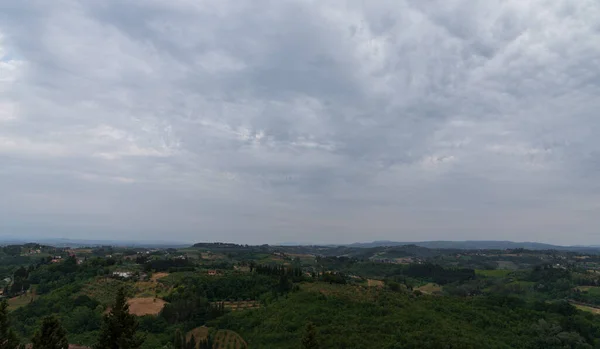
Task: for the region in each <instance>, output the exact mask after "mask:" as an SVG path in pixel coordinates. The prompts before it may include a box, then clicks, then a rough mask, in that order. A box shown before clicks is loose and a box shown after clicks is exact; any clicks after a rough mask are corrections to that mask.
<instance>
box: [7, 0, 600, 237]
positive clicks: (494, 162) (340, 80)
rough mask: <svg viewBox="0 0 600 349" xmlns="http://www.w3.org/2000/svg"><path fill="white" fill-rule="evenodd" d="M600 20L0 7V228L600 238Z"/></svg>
mask: <svg viewBox="0 0 600 349" xmlns="http://www.w3.org/2000/svg"><path fill="white" fill-rule="evenodd" d="M599 14H600V5H599V4H598V3H597V2H596V1H593V0H588V1H579V2H576V3H575V2H570V1H557V2H555V3H553V4H551V5H548V4H546V3H544V2H542V1H531V2H527V3H524V2H521V1H504V2H499V3H495V4H492V3H483V2H482V3H478V4H473V3H472V2H469V1H466V0H465V1H434V2H423V1H400V2H398V1H380V2H375V3H370V2H364V1H345V2H342V1H339V2H335V1H333V2H318V1H313V2H305V1H285V2H283V1H259V2H253V3H239V2H233V1H218V2H217V1H204V2H189V1H183V0H181V1H170V2H165V1H158V0H156V1H129V2H121V1H116V0H115V1H103V2H87V3H86V2H83V3H82V2H77V1H70V0H61V1H56V2H44V1H37V2H13V1H8V0H5V1H1V0H0V56H1V57H0V92H1V95H0V162H1V163H2V166H1V167H0V191H1V192H3V193H4V194H3V197H4V200H3V201H2V202H0V212H1V213H0V221H1V222H2V223H0V232H4V231H6V232H7V234H9V233H10V234H13V232H14V231H17V232H19V231H21V232H25V233H27V234H32V235H33V234H38V235H39V234H42V235H43V234H44V232H40V230H45V231H47V234H48V235H50V234H64V235H65V236H76V235H80V236H92V235H93V236H94V237H97V235H104V236H107V237H115V236H122V237H128V238H137V239H142V238H151V239H162V238H164V237H165V236H168V237H169V238H173V239H177V240H186V241H194V240H217V239H229V240H234V241H241V242H281V241H285V240H293V241H307V242H309V241H314V242H351V241H357V240H371V239H375V238H377V239H394V240H422V239H468V238H489V239H505V238H506V239H516V240H523V239H525V240H540V241H548V242H557V243H586V242H588V243H597V241H592V240H593V237H592V235H591V234H592V233H593V226H594V216H593V214H592V212H596V211H597V210H598V209H599V207H598V204H597V202H598V201H597V200H598V198H599V197H598V193H599V191H598V185H597V184H596V182H597V180H596V178H597V173H598V169H599V168H600V167H599V166H598V154H599V152H600V149H599V146H600V142H598V140H597V137H595V135H596V134H597V133H598V132H597V131H599V130H598V129H599V126H600V123H599V122H598V120H597V117H596V115H597V110H598V109H599V108H598V107H600V105H599V103H600V102H598V99H597V98H596V96H597V95H598V92H599V91H598V87H599V83H598V82H599V81H600V79H599V74H600V66H598V64H599V63H598V61H597V59H596V58H595V57H598V56H599V55H600V52H599V51H600V47H599V46H598V45H597V43H598V42H599V39H600V34H599V32H598V28H600V22H599V20H598V18H600V15H599ZM566 231H568V232H569V235H568V236H569V238H568V239H567V238H566V237H565V236H564V235H562V233H564V232H566ZM569 239H571V240H569Z"/></svg>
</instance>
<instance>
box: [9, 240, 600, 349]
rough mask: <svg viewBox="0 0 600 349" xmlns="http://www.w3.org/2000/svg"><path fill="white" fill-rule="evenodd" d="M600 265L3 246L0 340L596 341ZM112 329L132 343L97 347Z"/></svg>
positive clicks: (545, 256) (599, 340) (270, 250)
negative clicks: (47, 338) (112, 341)
mask: <svg viewBox="0 0 600 349" xmlns="http://www.w3.org/2000/svg"><path fill="white" fill-rule="evenodd" d="M334 251H337V252H343V254H342V255H335V253H334ZM599 264H600V258H598V256H597V255H595V254H582V253H576V252H568V251H528V250H523V249H519V250H483V251H482V250H474V251H465V250H461V251H457V250H446V251H444V250H440V249H438V250H428V249H425V248H423V247H415V246H395V247H382V248H358V247H357V248H343V249H340V248H338V247H330V248H326V247H318V248H317V247H314V248H312V249H311V248H307V247H281V246H273V247H271V246H265V245H263V246H246V245H244V246H241V245H234V244H214V245H213V244H199V245H196V246H193V247H189V248H185V249H179V250H176V249H167V248H165V249H144V248H137V249H131V248H118V247H107V246H105V247H88V248H84V247H81V248H76V249H75V248H74V249H69V248H62V249H59V248H54V247H51V246H40V245H36V244H28V245H14V246H5V247H3V248H2V249H1V250H0V272H1V273H2V274H0V280H2V282H3V284H2V285H0V286H1V287H2V298H3V303H2V311H1V312H0V334H1V335H2V336H3V337H4V338H5V339H3V340H4V341H5V343H9V342H10V344H6V345H7V346H3V347H2V348H5V347H6V348H17V347H18V346H19V345H21V344H23V345H24V344H28V343H32V344H33V347H34V349H35V348H43V346H41V345H42V344H41V343H43V342H44V338H45V337H52V338H54V339H55V340H56V343H59V344H57V345H58V346H56V347H61V345H64V343H67V342H68V343H71V344H78V345H83V346H88V347H92V346H94V347H97V348H109V347H115V346H114V345H116V347H119V348H138V347H139V348H178V349H180V348H228V347H231V348H246V347H248V348H302V347H305V348H600V317H599V316H598V315H596V313H600V286H599V284H600V282H599V280H600V274H598V272H597V271H596V270H598V269H600V265H599ZM111 338H112V339H111ZM114 338H129V339H127V340H125V339H118V340H117V342H119V341H120V342H119V343H117V344H114V345H113V346H111V345H112V344H110V343H109V344H106V343H108V342H109V341H110V340H114ZM36 343H37V344H36ZM61 343H62V344H61ZM115 343H116V342H115ZM0 345H2V342H0Z"/></svg>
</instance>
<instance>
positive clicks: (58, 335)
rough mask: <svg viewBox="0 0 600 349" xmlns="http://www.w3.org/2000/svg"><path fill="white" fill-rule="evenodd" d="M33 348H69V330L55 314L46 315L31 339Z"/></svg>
mask: <svg viewBox="0 0 600 349" xmlns="http://www.w3.org/2000/svg"><path fill="white" fill-rule="evenodd" d="M31 343H32V349H68V348H69V341H68V340H67V332H66V331H65V329H64V328H63V327H62V325H61V324H60V321H58V319H57V318H55V317H54V316H48V317H45V318H44V319H43V320H42V326H41V327H40V328H39V329H38V330H37V331H36V332H35V334H34V335H33V338H32V339H31Z"/></svg>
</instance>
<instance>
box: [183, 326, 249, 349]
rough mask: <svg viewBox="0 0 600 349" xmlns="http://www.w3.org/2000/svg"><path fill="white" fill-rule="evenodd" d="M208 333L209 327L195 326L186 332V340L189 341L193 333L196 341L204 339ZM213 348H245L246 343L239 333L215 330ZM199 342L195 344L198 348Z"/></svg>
mask: <svg viewBox="0 0 600 349" xmlns="http://www.w3.org/2000/svg"><path fill="white" fill-rule="evenodd" d="M209 333H210V328H209V327H206V326H201V327H197V328H195V329H193V330H191V331H189V332H188V333H187V334H186V340H187V341H189V340H190V339H191V338H192V335H194V339H195V341H196V343H198V342H200V341H202V340H204V339H206V337H207V336H208V335H209ZM213 340H214V346H213V348H215V349H245V348H248V344H247V343H246V341H244V339H243V338H242V337H240V335H239V334H237V333H236V332H233V331H230V330H218V331H216V332H215V334H214V337H213ZM198 346H199V344H196V348H198Z"/></svg>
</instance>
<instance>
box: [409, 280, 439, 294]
mask: <svg viewBox="0 0 600 349" xmlns="http://www.w3.org/2000/svg"><path fill="white" fill-rule="evenodd" d="M415 290H419V291H421V292H423V293H425V294H436V293H440V292H442V286H440V285H438V284H434V283H432V282H430V283H428V284H425V285H423V286H421V287H417V288H415Z"/></svg>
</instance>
